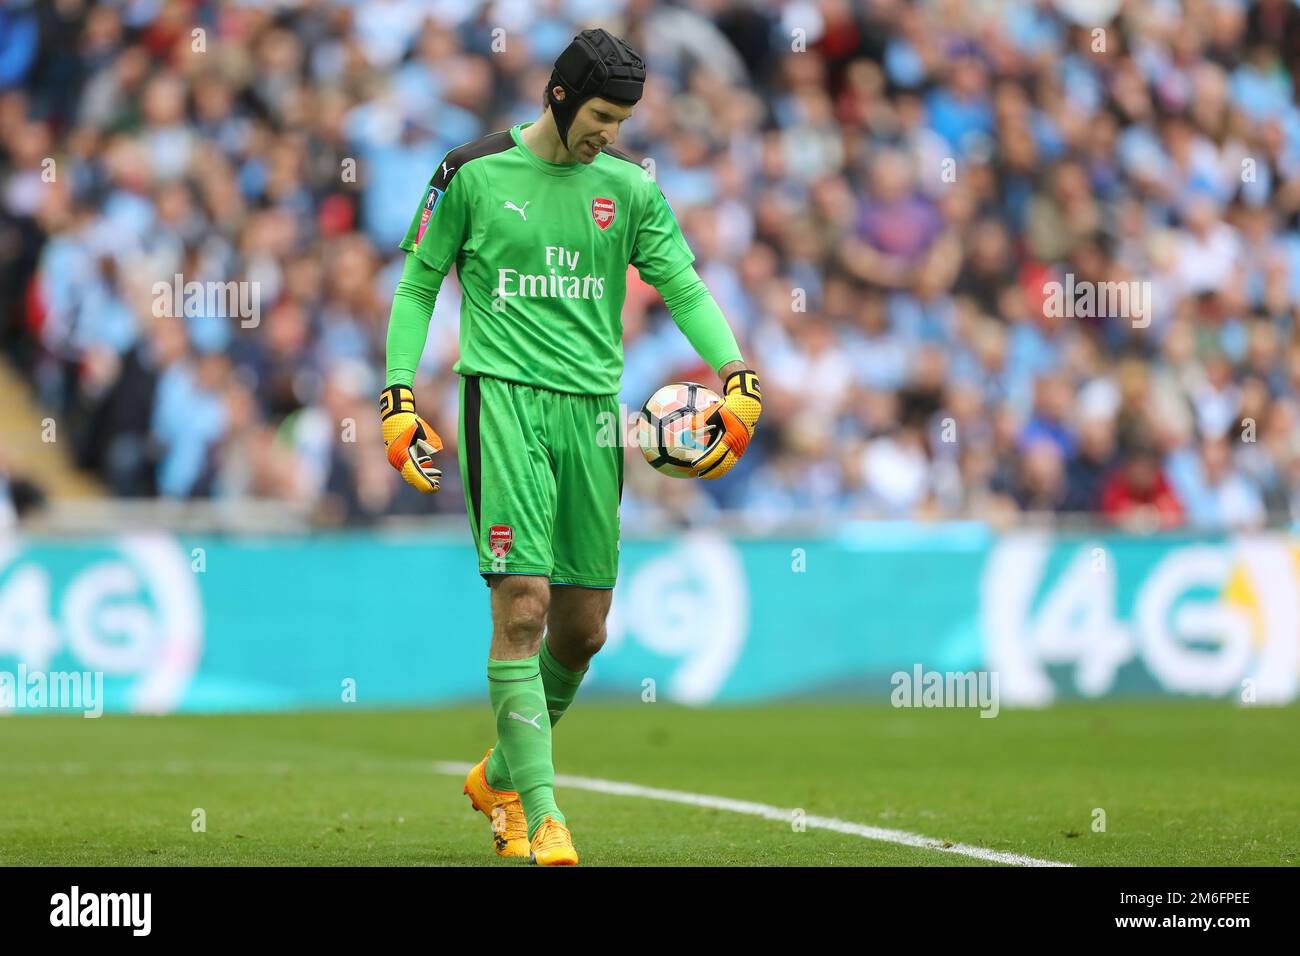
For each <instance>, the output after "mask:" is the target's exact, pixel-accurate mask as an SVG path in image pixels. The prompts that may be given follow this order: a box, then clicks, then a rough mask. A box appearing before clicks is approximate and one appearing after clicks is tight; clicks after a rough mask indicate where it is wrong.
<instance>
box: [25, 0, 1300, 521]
mask: <svg viewBox="0 0 1300 956" xmlns="http://www.w3.org/2000/svg"><path fill="white" fill-rule="evenodd" d="M595 24H599V25H603V26H606V27H608V28H609V29H611V30H613V31H615V32H617V33H620V34H622V35H624V36H625V37H626V38H627V39H628V40H629V42H630V43H631V44H632V45H633V46H634V47H635V48H637V49H638V50H640V51H641V52H642V54H643V55H644V56H645V58H646V60H647V66H648V69H649V71H650V79H649V81H648V84H647V89H646V94H645V97H644V99H643V100H642V101H641V103H640V105H639V106H638V107H637V109H636V112H635V114H634V117H633V119H632V120H630V121H629V122H628V123H627V124H626V126H625V128H624V131H623V136H622V138H621V141H620V144H619V145H620V146H621V147H622V148H623V149H625V150H626V151H628V152H630V153H632V154H633V155H634V156H637V157H648V158H650V159H652V160H653V162H654V173H655V176H656V178H657V179H658V181H659V184H660V186H661V187H662V189H663V191H664V193H665V195H666V196H667V197H668V199H669V201H670V203H671V204H672V205H673V208H674V211H675V212H676V214H677V217H678V219H679V221H680V222H681V223H682V226H683V228H684V230H685V232H686V234H687V237H688V239H689V241H690V243H691V245H692V248H693V249H694V251H695V253H696V256H697V262H696V268H697V269H698V270H699V272H700V274H701V275H702V276H703V278H704V280H705V282H706V283H707V284H708V286H709V287H710V289H711V290H712V291H713V294H714V296H715V298H716V299H717V300H718V302H719V304H720V305H721V307H722V309H723V311H724V313H725V314H726V316H727V317H728V319H729V321H730V322H731V324H732V327H733V328H734V329H735V331H736V334H737V337H738V339H739V340H740V343H741V347H742V350H743V351H744V353H745V355H746V357H747V359H748V360H749V361H750V363H751V364H752V365H753V366H754V367H755V368H756V369H757V370H758V372H759V374H760V376H761V379H762V383H763V386H764V395H765V410H764V416H763V419H762V421H761V423H760V425H759V428H758V431H757V434H756V436H755V440H754V442H753V443H752V444H751V446H750V450H749V452H748V454H747V456H746V460H745V462H743V463H742V465H741V466H740V467H739V468H737V469H736V471H734V472H733V473H732V474H731V475H729V476H728V477H727V479H725V480H723V481H720V482H682V481H672V480H669V479H665V478H662V477H660V476H658V475H656V474H655V473H653V472H652V471H651V470H650V469H649V468H648V467H646V466H645V465H644V464H642V463H641V462H640V460H639V458H640V454H639V452H638V451H637V450H636V449H635V448H630V449H629V451H628V456H629V458H628V468H627V488H626V492H625V496H624V502H623V517H624V522H625V525H627V524H628V523H640V522H644V523H646V524H654V523H661V522H664V521H700V520H708V519H709V518H710V517H711V516H713V515H716V514H717V513H718V512H720V511H727V510H739V511H743V512H744V513H746V515H747V516H749V517H750V518H752V519H753V520H754V521H757V522H767V521H772V522H775V521H780V520H782V519H785V518H789V517H791V516H799V515H820V516H823V517H824V516H833V517H840V516H863V517H878V518H918V517H920V518H950V517H951V518H980V519H989V520H999V521H1005V522H1015V521H1037V520H1042V519H1044V518H1045V517H1046V516H1069V515H1074V516H1078V517H1080V518H1082V519H1083V520H1087V521H1091V522H1106V523H1110V524H1113V525H1119V526H1123V527H1126V528H1133V529H1154V528H1176V527H1189V528H1193V529H1198V530H1206V531H1213V530H1231V529H1249V528H1254V527H1260V526H1264V525H1284V526H1289V525H1291V524H1292V523H1293V522H1297V521H1300V405H1298V402H1300V341H1298V340H1297V338H1296V335H1295V328H1296V318H1297V315H1298V314H1300V109H1297V99H1296V92H1297V90H1296V85H1295V80H1294V77H1295V75H1296V72H1297V71H1296V67H1297V66H1298V65H1300V64H1298V62H1297V61H1298V59H1300V8H1298V7H1297V6H1296V5H1295V3H1293V2H1292V0H1259V2H1255V3H1247V2H1244V0H1207V2H1195V0H1188V2H1174V0H1144V2H1142V3H1127V4H1123V5H1121V4H1120V3H1119V2H1110V0H1069V2H1066V0H1060V2H1055V3H1054V2H1047V0H1041V2H1036V3H1032V2H1027V3H995V2H980V0H938V2H930V3H926V2H917V3H911V2H904V0H862V2H848V0H804V2H791V3H776V2H765V0H749V2H746V0H689V2H680V3H666V2H649V0H511V2H481V0H419V2H417V0H354V2H347V0H336V2H303V3H283V2H280V3H277V2H273V0H261V2H257V0H246V2H238V0H228V2H197V0H195V2H184V0H182V2H163V0H120V2H116V3H113V2H105V3H99V4H91V3H87V2H82V0H49V2H42V3H24V2H10V3H9V4H8V5H7V6H5V7H4V8H3V9H0V142H2V143H3V148H2V150H0V204H2V207H3V208H2V209H0V217H2V219H0V293H2V294H0V303H2V308H3V312H0V345H2V346H3V348H4V351H5V352H6V353H7V355H8V356H9V359H10V360H11V362H13V364H14V365H15V366H16V367H17V368H18V369H19V370H20V371H21V372H22V374H24V375H25V376H27V378H28V380H29V382H30V385H31V388H33V389H34V390H35V391H36V394H37V395H38V397H39V398H40V400H41V401H42V402H43V403H44V404H45V405H46V406H47V407H48V408H51V409H54V410H56V412H57V413H58V415H59V416H60V420H61V421H64V422H67V423H68V425H69V427H70V431H71V433H72V434H73V436H74V438H73V441H74V443H75V458H76V460H77V462H78V463H79V464H80V465H81V467H84V468H86V469H89V470H91V471H93V472H94V473H95V474H96V475H98V476H99V478H100V479H101V480H102V481H103V483H104V484H105V486H106V487H107V488H108V489H110V490H111V492H112V493H113V494H115V495H122V496H140V495H144V496H150V495H160V496H169V497H174V498H193V497H211V498H218V499H221V498H238V497H241V496H259V497H270V498H280V499H284V500H286V501H289V502H292V503H294V504H295V505H298V506H303V507H306V508H309V509H310V510H311V511H312V513H313V514H314V515H315V516H316V518H317V520H318V521H320V522H322V523H325V524H357V523H362V524H364V523H368V522H371V521H374V520H376V519H377V518H380V517H382V516H386V515H394V514H417V513H427V512H429V511H431V510H433V511H443V512H449V513H461V514H463V507H464V506H463V498H462V494H461V490H460V483H459V480H458V474H457V468H456V465H455V458H454V456H455V453H456V450H455V437H456V427H455V422H456V414H457V411H456V381H455V376H454V375H453V374H452V373H451V372H450V368H451V365H452V363H453V362H454V361H455V357H456V330H457V317H458V310H459V289H458V287H457V284H456V282H455V281H454V279H451V278H449V279H448V281H447V282H446V283H445V284H444V286H443V289H442V292H441V294H440V296H439V300H438V305H437V308H436V310H435V313H434V317H433V320H432V322H431V326H430V334H429V339H428V344H427V348H426V351H425V354H424V358H423V361H422V364H421V368H420V372H419V375H418V376H417V379H416V383H415V391H416V395H417V398H418V400H419V402H420V406H421V410H422V412H423V414H424V416H425V417H426V418H428V419H429V420H430V421H431V422H432V423H433V424H434V426H435V428H437V429H438V430H439V431H440V433H441V435H442V437H443V439H444V441H445V442H446V444H447V451H446V452H445V455H444V458H443V461H442V467H443V470H444V473H445V475H446V476H447V482H446V484H445V490H444V491H443V493H442V494H440V495H438V496H436V497H434V498H425V497H423V496H420V495H419V494H418V493H416V492H414V491H413V490H411V489H409V488H406V486H405V485H403V484H402V483H401V481H400V479H399V478H398V476H397V475H396V473H395V472H393V471H392V470H391V468H390V467H389V465H388V464H387V461H386V460H385V458H384V455H383V452H382V442H381V440H380V437H379V434H378V424H377V421H376V411H375V409H376V395H377V393H378V391H379V389H380V388H381V387H382V386H383V385H384V382H383V377H384V341H385V333H386V327H387V320H388V314H389V307H390V303H391V295H392V291H393V289H394V286H395V285H396V281H397V277H398V275H399V273H400V270H401V264H402V263H401V258H402V255H403V254H402V253H401V252H400V251H399V250H398V248H397V242H398V240H399V239H400V237H401V235H402V233H403V232H404V230H405V227H406V225H407V223H408V222H409V221H410V217H411V215H412V213H413V210H414V208H415V206H416V205H418V203H419V201H420V198H421V196H422V192H423V187H424V185H425V183H426V182H427V180H428V177H429V176H430V174H431V172H432V170H433V169H434V168H435V166H436V164H437V163H438V162H439V161H440V160H441V158H442V157H443V155H444V154H445V153H446V152H447V151H448V150H450V149H452V148H453V147H455V146H457V145H460V144H462V143H464V142H467V141H469V140H472V139H475V138H477V137H479V136H481V135H484V134H485V133H488V132H491V131H493V130H497V129H503V128H505V127H508V126H510V125H512V124H514V123H517V122H522V121H527V120H532V119H535V118H536V116H537V114H538V113H539V111H540V99H541V94H542V90H543V89H544V87H545V83H546V80H547V78H548V76H549V71H550V64H551V62H552V61H553V60H554V58H555V56H556V55H557V54H558V53H559V51H560V50H561V49H562V48H563V47H564V45H565V44H566V43H567V42H568V41H569V39H570V38H571V37H572V36H573V34H574V33H575V32H577V30H579V29H581V28H582V27H585V26H589V25H595ZM634 275H635V273H633V276H634ZM174 276H181V277H183V281H184V282H191V281H197V282H200V283H210V284H212V283H215V284H220V283H225V282H251V283H254V284H255V287H256V289H257V290H258V302H257V305H258V309H259V314H258V316H257V320H256V321H255V322H253V323H249V322H247V321H241V320H240V318H238V317H231V316H229V315H221V314H215V313H216V312H219V311H220V310H214V309H212V308H210V307H205V306H204V305H203V304H202V303H200V304H198V306H197V307H195V308H193V309H186V310H183V311H185V312H187V313H192V314H185V315H182V316H179V317H172V316H170V315H167V314H161V315H160V314H157V313H158V312H159V311H160V310H159V309H158V308H157V302H158V301H159V296H158V295H157V294H156V291H155V283H158V282H159V281H162V282H164V283H167V284H168V286H169V287H170V284H171V283H172V280H173V277H174ZM1118 282H1123V283H1140V284H1142V286H1143V287H1144V288H1145V290H1146V291H1147V293H1149V296H1148V298H1149V303H1150V308H1149V309H1148V310H1147V311H1146V313H1145V314H1135V312H1134V308H1133V302H1136V301H1139V300H1140V299H1141V296H1138V297H1135V298H1134V300H1133V302H1130V303H1129V306H1128V307H1126V308H1119V307H1115V306H1116V303H1115V302H1114V301H1111V302H1110V303H1109V305H1108V304H1107V303H1106V302H1102V304H1101V305H1100V306H1099V307H1098V308H1095V309H1079V310H1074V309H1067V310H1066V311H1065V314H1062V312H1061V310H1060V309H1059V308H1055V309H1054V308H1052V307H1050V303H1049V298H1050V297H1049V295H1048V292H1047V290H1048V288H1049V287H1050V285H1051V284H1052V283H1068V284H1069V287H1071V288H1074V287H1083V286H1085V285H1088V284H1093V285H1094V286H1095V287H1099V284H1101V283H1118ZM1135 288H1136V287H1135ZM168 301H171V300H170V293H168ZM162 311H163V312H166V311H169V310H162ZM623 320H624V328H625V338H624V343H625V354H626V372H625V376H624V391H623V396H622V398H623V401H624V402H625V403H626V405H627V406H628V409H629V413H630V414H634V413H635V411H636V409H637V408H639V407H640V405H641V403H642V402H643V401H644V400H645V398H646V397H648V396H649V395H650V394H651V393H652V392H653V391H654V390H655V389H656V388H657V387H658V386H659V385H661V384H663V383H665V382H668V381H673V380H676V379H681V378H687V379H690V380H694V381H703V382H706V383H709V384H713V385H714V386H715V387H716V386H717V384H718V383H717V381H716V377H715V376H714V375H713V374H712V372H711V371H709V370H708V369H707V368H704V367H702V366H701V364H700V362H699V360H698V359H697V358H696V357H695V355H694V353H693V352H692V350H691V348H690V346H689V344H688V343H687V342H686V340H685V338H684V337H683V336H682V335H681V334H680V332H679V331H678V330H677V328H676V327H675V326H674V324H673V323H672V321H671V319H670V318H669V317H668V315H667V313H666V311H665V310H664V307H663V304H662V301H661V300H660V299H659V297H658V295H657V293H655V291H654V290H653V289H652V288H650V287H648V286H646V285H644V284H643V283H640V282H639V281H638V280H635V279H634V278H633V281H630V283H629V294H628V301H627V306H626V309H625V311H624V316H623Z"/></svg>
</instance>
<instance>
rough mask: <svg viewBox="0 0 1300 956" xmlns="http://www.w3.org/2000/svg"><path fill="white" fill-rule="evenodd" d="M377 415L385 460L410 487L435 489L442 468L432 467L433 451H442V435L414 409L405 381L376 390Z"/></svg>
mask: <svg viewBox="0 0 1300 956" xmlns="http://www.w3.org/2000/svg"><path fill="white" fill-rule="evenodd" d="M379 418H380V420H381V421H382V422H383V426H384V445H385V447H387V448H388V463H389V464H390V465H392V466H393V467H394V468H396V469H397V470H398V471H400V472H401V473H402V478H403V479H405V481H406V483H407V484H408V485H410V486H411V487H412V488H415V489H417V490H419V491H423V492H424V493H425V494H433V493H434V492H436V491H437V490H438V488H439V482H441V481H442V472H441V471H440V470H439V469H437V468H434V467H433V455H434V452H439V451H442V439H441V438H439V437H438V433H437V432H436V431H434V430H433V429H432V428H431V427H430V426H429V423H428V422H426V421H425V420H424V419H423V418H421V417H420V416H419V415H417V414H416V413H415V395H413V394H412V393H411V390H410V389H409V388H407V387H406V386H405V385H390V386H388V388H386V389H384V390H383V391H382V392H380V393H379Z"/></svg>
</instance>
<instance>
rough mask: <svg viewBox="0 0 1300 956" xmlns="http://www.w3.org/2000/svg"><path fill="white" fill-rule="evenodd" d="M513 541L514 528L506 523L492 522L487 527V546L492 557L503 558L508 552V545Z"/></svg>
mask: <svg viewBox="0 0 1300 956" xmlns="http://www.w3.org/2000/svg"><path fill="white" fill-rule="evenodd" d="M514 541H515V529H514V528H512V527H510V525H508V524H494V525H493V526H492V527H490V528H488V547H489V548H490V549H491V551H492V557H494V558H504V557H505V556H506V555H507V554H509V553H510V545H512V544H514Z"/></svg>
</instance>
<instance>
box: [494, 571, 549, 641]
mask: <svg viewBox="0 0 1300 956" xmlns="http://www.w3.org/2000/svg"><path fill="white" fill-rule="evenodd" d="M549 604H550V589H549V586H548V584H547V581H546V579H545V578H538V577H532V576H527V575H519V574H511V575H506V576H504V577H502V578H499V579H497V581H496V582H495V583H494V584H493V586H492V656H493V657H494V658H496V659H498V660H510V659H517V658H520V657H531V656H532V655H533V654H536V653H537V649H538V647H539V646H540V644H541V639H542V629H543V628H544V627H545V626H546V614H547V610H548V608H549ZM507 653H508V655H509V656H508V657H507V656H504V655H505V654H507Z"/></svg>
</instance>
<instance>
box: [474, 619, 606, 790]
mask: <svg viewBox="0 0 1300 956" xmlns="http://www.w3.org/2000/svg"><path fill="white" fill-rule="evenodd" d="M538 656H539V657H540V658H541V661H540V667H541V671H542V686H543V687H544V688H545V689H546V711H547V713H549V714H550V715H551V726H552V727H554V726H555V725H556V724H557V723H559V721H560V718H561V717H563V716H564V712H565V711H566V710H568V709H569V705H570V704H572V703H573V698H574V697H575V696H576V695H577V693H578V685H579V684H581V683H582V678H583V677H585V676H586V674H587V672H586V671H571V670H569V669H568V668H567V667H565V666H564V665H563V664H561V663H560V662H559V661H557V660H556V659H555V658H554V657H552V656H551V650H550V648H548V647H547V646H546V641H542V651H541V653H540V654H539V655H538ZM487 781H488V786H489V787H491V788H492V789H493V790H513V789H515V785H514V781H513V778H512V777H511V776H510V765H509V763H507V761H506V755H505V751H503V750H502V749H501V745H500V744H498V745H497V746H495V747H493V748H492V756H490V757H488V762H487Z"/></svg>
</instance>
